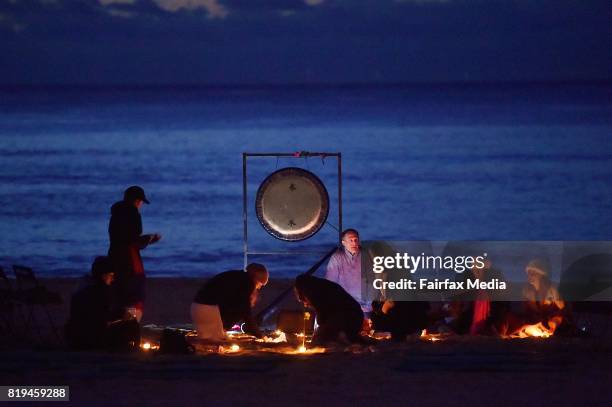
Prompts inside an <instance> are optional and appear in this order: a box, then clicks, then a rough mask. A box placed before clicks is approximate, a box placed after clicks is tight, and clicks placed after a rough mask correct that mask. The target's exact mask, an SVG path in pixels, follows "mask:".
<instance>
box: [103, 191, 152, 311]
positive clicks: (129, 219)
mask: <svg viewBox="0 0 612 407" xmlns="http://www.w3.org/2000/svg"><path fill="white" fill-rule="evenodd" d="M108 235H109V238H110V248H109V249H108V256H109V257H110V258H111V261H112V262H113V265H114V267H115V275H116V281H115V285H116V286H117V290H118V294H119V297H120V301H121V302H122V303H123V305H124V306H129V305H132V304H136V303H138V302H142V301H144V267H143V264H142V258H141V257H140V250H142V249H144V248H145V247H147V245H148V243H149V236H148V235H144V236H143V235H142V218H141V217H140V213H139V212H138V209H137V208H136V207H135V206H134V205H132V204H130V203H129V202H126V201H119V202H116V203H115V204H114V205H113V206H112V207H111V218H110V221H109V224H108Z"/></svg>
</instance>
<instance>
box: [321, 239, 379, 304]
mask: <svg viewBox="0 0 612 407" xmlns="http://www.w3.org/2000/svg"><path fill="white" fill-rule="evenodd" d="M341 238H342V248H340V249H338V251H336V253H334V254H333V255H332V256H331V258H330V259H329V263H327V270H326V273H325V278H326V279H327V280H329V281H333V282H334V283H338V284H339V285H340V286H341V287H342V288H344V289H345V290H346V291H347V292H348V293H349V294H350V295H351V296H352V297H353V298H354V299H355V300H356V301H357V302H358V303H359V304H360V305H361V309H362V310H363V311H364V312H369V311H370V310H371V305H370V304H369V303H368V298H363V295H362V277H361V246H360V242H359V232H357V231H356V230H355V229H346V230H345V231H343V232H342V235H341Z"/></svg>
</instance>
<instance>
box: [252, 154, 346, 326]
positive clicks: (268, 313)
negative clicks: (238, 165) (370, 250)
mask: <svg viewBox="0 0 612 407" xmlns="http://www.w3.org/2000/svg"><path fill="white" fill-rule="evenodd" d="M249 157H264V158H275V159H277V160H278V158H281V157H282V158H298V159H308V158H310V157H320V158H321V159H322V160H325V159H326V158H328V157H335V158H336V160H337V163H338V170H337V176H338V223H337V231H338V246H339V245H340V243H341V236H342V155H341V153H313V152H307V151H301V152H297V153H243V154H242V219H243V224H244V236H243V238H244V239H243V247H244V269H245V270H246V267H247V265H248V262H249V255H260V256H261V255H266V256H287V255H290V256H303V255H313V254H318V255H323V257H321V258H320V259H319V260H318V261H317V262H316V263H315V264H314V265H313V266H312V267H310V268H309V269H308V270H307V271H306V273H305V274H308V275H310V274H313V273H315V272H316V271H317V269H318V268H319V267H320V266H321V265H322V264H323V263H324V262H325V261H326V260H327V259H328V258H329V257H330V256H331V255H332V254H333V253H334V252H335V250H336V247H334V248H333V249H332V250H331V251H329V252H321V251H309V250H285V251H254V250H249V234H248V209H247V196H248V195H247V178H248V171H247V161H248V158H249ZM288 169H290V168H288ZM296 170H299V169H296ZM280 171H282V170H279V171H277V172H280ZM304 172H307V173H308V174H310V175H308V177H310V178H312V179H311V180H310V181H311V182H313V184H315V185H316V184H320V185H321V187H322V189H323V190H325V187H324V186H323V185H322V183H321V182H320V180H319V179H318V178H317V177H316V176H315V175H314V174H311V173H310V172H308V171H304ZM275 174H276V173H273V174H271V175H270V176H268V178H266V180H265V181H264V182H263V183H262V186H264V185H266V184H267V183H268V181H269V180H270V179H271V178H272V177H273V176H274V175H275ZM305 175H307V174H305ZM262 186H260V190H261V188H262ZM258 192H259V191H258ZM325 194H327V191H326V190H325ZM258 195H259V194H258ZM260 204H261V202H257V211H260V210H261V205H260ZM326 204H328V203H327V202H326ZM328 209H329V208H326V210H328ZM258 217H259V216H258ZM260 223H262V226H263V227H264V229H266V231H267V232H268V233H269V234H271V235H272V236H274V237H275V238H277V239H279V240H284V241H298V240H303V239H307V238H308V237H311V236H313V235H314V234H316V233H317V232H318V230H319V229H320V227H322V225H319V226H318V227H317V228H316V230H314V231H312V232H311V233H310V234H308V235H307V236H305V237H303V238H301V237H300V236H297V238H296V239H292V238H290V237H288V236H286V235H284V234H283V233H280V232H278V231H276V232H275V231H274V230H273V229H274V228H273V226H271V225H269V224H266V223H265V222H261V219H260ZM323 223H327V213H326V214H325V219H324V220H323ZM330 225H331V224H330ZM332 227H333V226H332ZM292 289H293V286H291V287H289V288H287V289H286V290H285V291H283V292H282V293H281V294H280V295H279V296H278V297H277V298H276V299H275V300H273V301H272V302H271V303H270V304H269V305H268V306H267V307H266V308H264V309H263V310H262V311H261V312H260V313H259V314H258V316H257V319H258V322H259V323H261V322H262V321H264V320H265V319H267V318H268V317H269V316H271V315H272V314H273V313H274V312H275V311H276V308H277V307H278V305H279V304H280V303H281V302H282V300H283V299H284V298H285V297H286V296H287V295H288V294H289V293H291V291H292Z"/></svg>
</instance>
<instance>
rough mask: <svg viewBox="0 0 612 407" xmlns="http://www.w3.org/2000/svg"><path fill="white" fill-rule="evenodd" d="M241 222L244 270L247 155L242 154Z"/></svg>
mask: <svg viewBox="0 0 612 407" xmlns="http://www.w3.org/2000/svg"><path fill="white" fill-rule="evenodd" d="M242 222H243V224H244V235H243V248H244V266H243V269H244V270H246V267H247V264H248V261H249V259H248V254H247V253H248V250H249V245H248V234H247V225H248V223H247V153H242Z"/></svg>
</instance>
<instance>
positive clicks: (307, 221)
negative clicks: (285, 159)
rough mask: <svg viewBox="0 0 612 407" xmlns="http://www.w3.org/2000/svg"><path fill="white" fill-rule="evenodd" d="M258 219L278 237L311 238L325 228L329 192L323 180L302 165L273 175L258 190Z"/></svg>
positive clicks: (256, 201)
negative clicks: (302, 167)
mask: <svg viewBox="0 0 612 407" xmlns="http://www.w3.org/2000/svg"><path fill="white" fill-rule="evenodd" d="M255 205H256V212H257V219H259V222H260V223H261V225H262V226H263V227H264V229H265V230H266V231H267V232H268V233H270V234H271V235H272V236H274V237H275V238H277V239H281V240H287V241H298V240H304V239H308V238H309V237H311V236H312V235H314V234H315V233H317V232H318V231H319V229H321V227H322V226H323V224H324V223H325V221H326V220H327V215H328V213H329V195H328V194H327V190H326V189H325V186H324V185H323V183H322V182H321V180H320V179H319V178H318V177H317V176H316V175H314V174H313V173H311V172H310V171H306V170H304V169H301V168H295V167H289V168H283V169H280V170H278V171H276V172H273V173H272V174H270V175H269V176H268V177H267V178H266V179H265V180H264V182H262V183H261V185H260V186H259V189H258V190H257V198H256V200H255Z"/></svg>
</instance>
